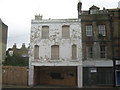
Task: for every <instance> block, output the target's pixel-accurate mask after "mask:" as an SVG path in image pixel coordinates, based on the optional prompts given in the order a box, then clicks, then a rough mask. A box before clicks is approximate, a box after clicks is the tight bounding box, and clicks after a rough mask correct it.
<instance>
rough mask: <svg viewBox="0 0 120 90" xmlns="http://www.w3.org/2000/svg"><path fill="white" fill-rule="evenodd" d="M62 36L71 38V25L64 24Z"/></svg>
mask: <svg viewBox="0 0 120 90" xmlns="http://www.w3.org/2000/svg"><path fill="white" fill-rule="evenodd" d="M62 37H63V38H69V37H70V26H68V25H64V26H62Z"/></svg>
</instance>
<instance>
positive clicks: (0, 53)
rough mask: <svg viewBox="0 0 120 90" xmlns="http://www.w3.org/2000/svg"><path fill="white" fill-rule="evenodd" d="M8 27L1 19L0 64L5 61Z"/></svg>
mask: <svg viewBox="0 0 120 90" xmlns="http://www.w3.org/2000/svg"><path fill="white" fill-rule="evenodd" d="M7 32H8V26H7V25H6V24H4V23H3V22H2V20H1V19H0V62H2V61H4V60H5V56H6V46H7Z"/></svg>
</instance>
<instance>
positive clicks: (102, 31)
mask: <svg viewBox="0 0 120 90" xmlns="http://www.w3.org/2000/svg"><path fill="white" fill-rule="evenodd" d="M98 29H99V34H100V35H102V36H105V34H106V33H105V25H99V27H98Z"/></svg>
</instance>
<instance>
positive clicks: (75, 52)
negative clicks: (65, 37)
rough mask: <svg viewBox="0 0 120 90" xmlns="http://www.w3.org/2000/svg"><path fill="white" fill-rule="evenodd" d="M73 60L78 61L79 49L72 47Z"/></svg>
mask: <svg viewBox="0 0 120 90" xmlns="http://www.w3.org/2000/svg"><path fill="white" fill-rule="evenodd" d="M72 59H77V47H76V45H72Z"/></svg>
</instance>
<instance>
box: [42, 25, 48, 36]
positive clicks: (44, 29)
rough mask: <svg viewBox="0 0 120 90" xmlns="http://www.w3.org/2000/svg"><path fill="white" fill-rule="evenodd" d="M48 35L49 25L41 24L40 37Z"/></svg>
mask: <svg viewBox="0 0 120 90" xmlns="http://www.w3.org/2000/svg"><path fill="white" fill-rule="evenodd" d="M48 37H49V26H42V38H48Z"/></svg>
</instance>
